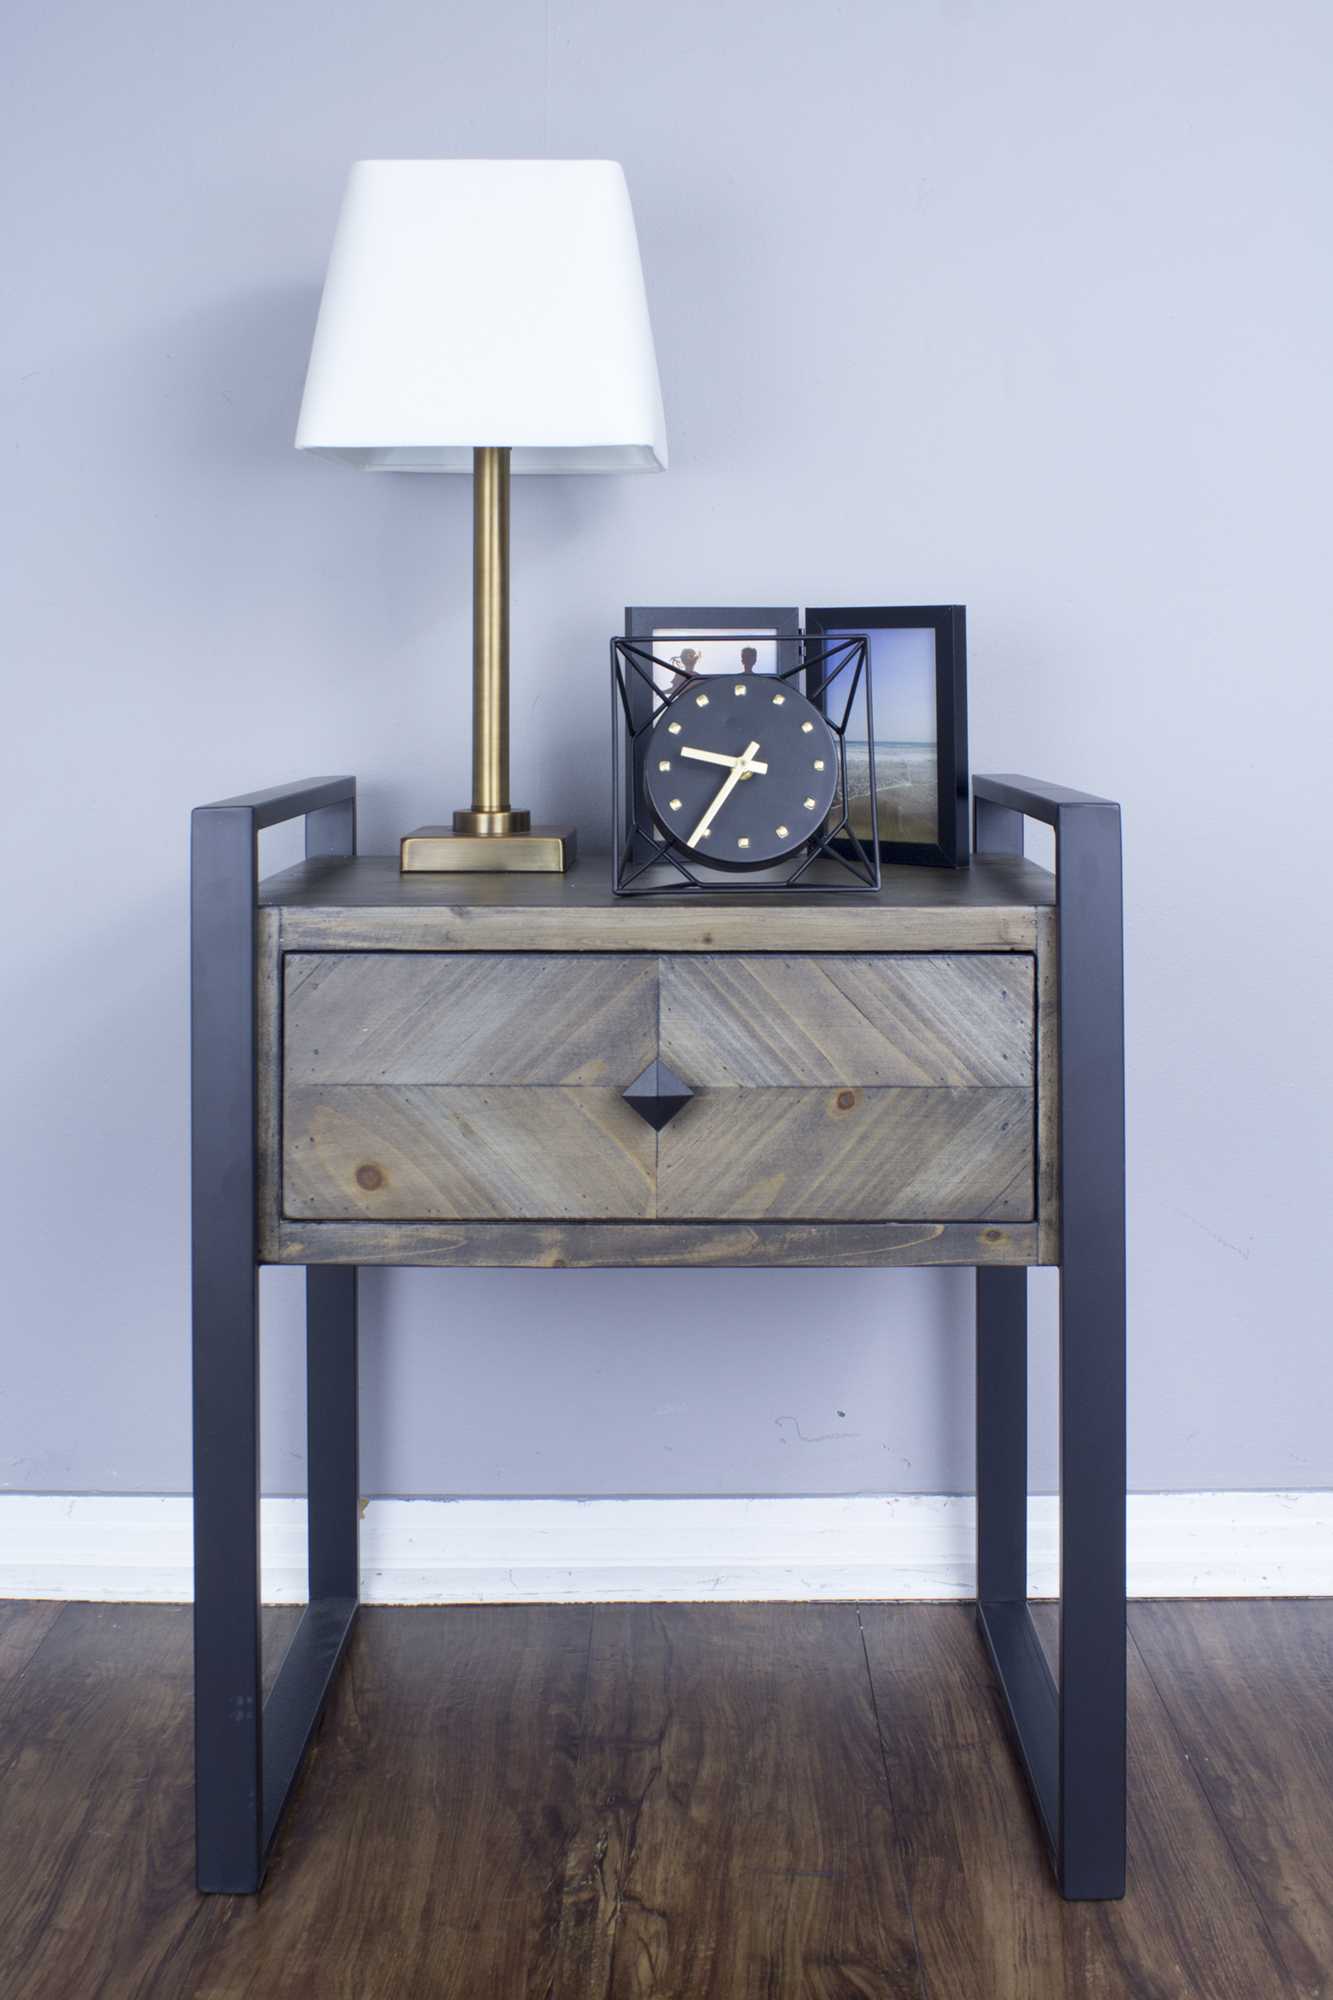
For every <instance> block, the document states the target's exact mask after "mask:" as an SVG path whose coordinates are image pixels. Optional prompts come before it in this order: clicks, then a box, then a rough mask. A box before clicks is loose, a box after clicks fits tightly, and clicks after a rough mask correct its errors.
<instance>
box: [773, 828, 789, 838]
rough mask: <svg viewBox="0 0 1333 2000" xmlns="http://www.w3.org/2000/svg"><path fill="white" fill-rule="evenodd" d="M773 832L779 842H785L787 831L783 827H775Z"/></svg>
mask: <svg viewBox="0 0 1333 2000" xmlns="http://www.w3.org/2000/svg"><path fill="white" fill-rule="evenodd" d="M773 831H774V833H775V834H776V835H777V837H778V839H779V840H785V839H786V838H787V834H788V831H789V829H788V828H787V827H785V826H775V827H774V829H773Z"/></svg>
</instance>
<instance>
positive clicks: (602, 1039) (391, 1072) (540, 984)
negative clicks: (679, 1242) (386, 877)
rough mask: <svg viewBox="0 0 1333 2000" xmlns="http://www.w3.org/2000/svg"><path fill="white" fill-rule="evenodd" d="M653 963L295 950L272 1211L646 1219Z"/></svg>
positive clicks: (314, 1215) (286, 996)
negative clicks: (639, 1093) (279, 1194)
mask: <svg viewBox="0 0 1333 2000" xmlns="http://www.w3.org/2000/svg"><path fill="white" fill-rule="evenodd" d="M656 1047H657V966H656V962H655V961H654V960H652V959H626V958H611V957H600V956H594V955H591V954H590V955H583V954H579V955H570V956H562V955H557V954H554V953H540V954H538V953H534V954H532V955H527V954H522V953H508V952H507V953H470V952H469V953H459V954H457V955H455V954H451V953H435V952H429V953H420V954H412V955H407V954H403V955H398V954H393V953H380V952H364V953H362V952H347V953H308V954H307V953H293V954H290V955H289V956H288V958H287V959H286V961H285V968H284V980H283V1049H284V1065H283V1067H284V1089H283V1133H282V1157H283V1210H284V1213H285V1214H286V1215H288V1216H290V1217H293V1218H296V1219H304V1220H339V1219H346V1218H355V1217H364V1218H367V1219H375V1220H392V1221H474V1222H477V1221H482V1222H484V1221H502V1220H510V1219H515V1218H519V1219H522V1218H529V1217H532V1218H550V1219H552V1220H555V1219H559V1220H565V1221H604V1220H608V1219H613V1218H614V1219H624V1220H643V1219H645V1218H648V1217H651V1216H652V1214H653V1210H654V1200H655V1169H656V1148H655V1146H654V1143H653V1142H654V1139H655V1136H656V1135H655V1134H654V1133H653V1132H652V1130H651V1129H650V1128H649V1127H648V1126H645V1125H644V1123H643V1121H642V1120H641V1119H640V1118H638V1117H637V1116H636V1115H635V1113H634V1112H633V1111H631V1110H630V1108H629V1106H628V1105H627V1104H626V1103H624V1101H623V1100H622V1097H621V1091H622V1090H623V1088H624V1086H625V1084H626V1083H627V1082H629V1081H630V1079H631V1078H633V1077H635V1076H637V1075H638V1074H639V1072H640V1070H642V1069H644V1068H645V1067H646V1066H647V1064H648V1063H650V1062H651V1061H652V1058H653V1055H654V1053H655V1052H656Z"/></svg>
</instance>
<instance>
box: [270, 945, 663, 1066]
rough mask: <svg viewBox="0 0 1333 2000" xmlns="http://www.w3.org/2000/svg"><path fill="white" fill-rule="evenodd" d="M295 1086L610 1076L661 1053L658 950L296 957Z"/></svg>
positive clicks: (290, 975) (292, 962) (290, 985)
mask: <svg viewBox="0 0 1333 2000" xmlns="http://www.w3.org/2000/svg"><path fill="white" fill-rule="evenodd" d="M284 1043H285V1055H286V1065H287V1083H288V1086H289V1087H290V1086H292V1085H303V1084H329V1083H379V1084H419V1083H434V1084H478V1085H495V1084H502V1083H511V1084H603V1085H614V1086H615V1087H616V1088H617V1089H623V1088H624V1086H625V1085H626V1084H627V1083H631V1082H632V1081H633V1080H634V1078H635V1077H636V1076H638V1074H639V1072H640V1071H641V1070H643V1069H645V1068H646V1067H647V1065H648V1064H649V1063H650V1062H651V1061H652V1059H653V1057H654V1055H655V1054H656V1053H657V967H656V963H655V961H654V960H652V959H650V958H646V959H644V958H607V957H599V956H596V955H594V954H592V953H586V952H585V953H564V952H498V953H497V952H475V953H467V952H453V953H450V952H439V953H434V952H431V953H422V954H416V955H412V954H386V953H382V952H329V953H319V954H310V953H302V952H292V953H290V954H289V955H288V957H287V959H286V967H285V1006H284Z"/></svg>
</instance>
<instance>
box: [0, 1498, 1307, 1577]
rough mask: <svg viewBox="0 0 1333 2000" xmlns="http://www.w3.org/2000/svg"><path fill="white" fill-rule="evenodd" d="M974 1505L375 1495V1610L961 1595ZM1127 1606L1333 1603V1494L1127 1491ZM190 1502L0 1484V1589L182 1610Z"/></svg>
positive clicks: (284, 1546) (296, 1529) (1034, 1518)
mask: <svg viewBox="0 0 1333 2000" xmlns="http://www.w3.org/2000/svg"><path fill="white" fill-rule="evenodd" d="M1057 1509H1058V1503H1057V1502H1056V1500H1055V1499H1054V1498H1053V1497H1051V1496H1049V1495H1038V1496H1035V1497H1034V1498H1033V1499H1031V1500H1030V1501H1029V1504H1028V1523H1029V1544H1030V1566H1029V1588H1030V1590H1031V1592H1032V1594H1033V1596H1035V1597H1049V1596H1053V1595H1054V1594H1055V1592H1056V1590H1057V1588H1058V1574H1057V1556H1058V1511H1057ZM975 1520H976V1507H975V1502H974V1501H973V1500H972V1499H971V1498H970V1497H969V1496H953V1495H947V1494H903V1495H899V1496H896V1497H892V1496H891V1497H877V1498H872V1497H860V1496H846V1497H838V1498H822V1497H814V1498H804V1499H754V1500H743V1499H714V1500H709V1499H703V1500H371V1501H369V1502H368V1503H367V1504H366V1505H365V1508H364V1514H363V1519H362V1524H361V1575H362V1591H363V1596H364V1600H365V1602H366V1603H368V1604H524V1603H553V1602H574V1603H605V1604H620V1603H647V1602H653V1601H662V1600H676V1601H681V1600H685V1601H695V1602H697V1601H700V1600H705V1599H717V1600H719V1601H728V1600H730V1601H739V1600H745V1599H750V1600H763V1599H776V1600H796V1601H799V1600H811V1599H831V1598H863V1599H873V1598H881V1599H882V1598H888V1599H912V1598H935V1599H939V1598H966V1597H970V1596H971V1595H972V1593H973V1587H974V1579H973V1533H974V1526H975ZM261 1540H262V1547H263V1566H264V1595H265V1597H266V1598H267V1599H268V1601H269V1602H271V1603H275V1604H281V1603H294V1602H299V1601H300V1600H301V1599H302V1598H303V1597H304V1596H305V1591H306V1572H305V1502H304V1501H303V1500H266V1501H265V1502H264V1507H263V1518H262V1535H261ZM1129 1588H1130V1594H1131V1595H1132V1596H1135V1597H1328V1596H1333V1493H1327V1492H1320V1493H1245V1492H1241V1493H1136V1494H1133V1495H1131V1497H1130V1501H1129ZM191 1590H192V1569H191V1558H190V1502H189V1499H188V1498H187V1497H186V1496H184V1495H167V1496H163V1497H161V1498H151V1497H150V1498H140V1499H135V1498H126V1497H124V1496H121V1495H116V1494H51V1493H36V1494H33V1493H11V1494H3V1495H0V1598H5V1597H43V1598H82V1599H105V1600H114V1601H121V1602H132V1603H181V1602H188V1601H189V1598H190V1595H191Z"/></svg>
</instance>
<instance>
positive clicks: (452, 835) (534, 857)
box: [398, 813, 578, 875]
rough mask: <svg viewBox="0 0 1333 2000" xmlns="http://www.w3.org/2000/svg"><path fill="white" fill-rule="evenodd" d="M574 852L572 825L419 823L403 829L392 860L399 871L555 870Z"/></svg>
mask: <svg viewBox="0 0 1333 2000" xmlns="http://www.w3.org/2000/svg"><path fill="white" fill-rule="evenodd" d="M466 817H470V815H466V814H463V813H457V814H455V818H456V819H463V818H466ZM515 817H516V818H517V817H522V818H524V819H526V817H527V815H526V814H522V815H517V814H516V815H515ZM577 852H578V842H577V839H576V836H575V833H574V829H573V827H572V826H534V827H529V828H528V829H527V831H526V832H523V833H471V832H465V831H462V830H461V829H459V828H458V827H450V826H419V827H417V828H415V829H414V831H413V832H411V833H405V834H404V835H403V838H402V844H401V848H400V854H399V864H398V865H399V870H400V872H401V873H402V874H404V875H560V874H563V873H564V871H565V870H566V869H567V868H572V867H573V865H574V860H575V857H576V855H577Z"/></svg>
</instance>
